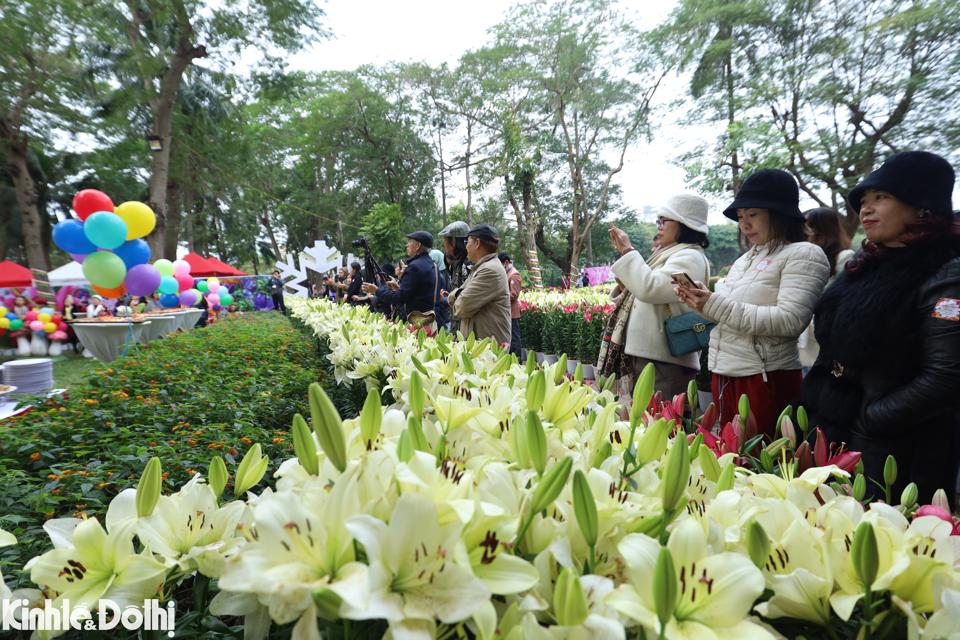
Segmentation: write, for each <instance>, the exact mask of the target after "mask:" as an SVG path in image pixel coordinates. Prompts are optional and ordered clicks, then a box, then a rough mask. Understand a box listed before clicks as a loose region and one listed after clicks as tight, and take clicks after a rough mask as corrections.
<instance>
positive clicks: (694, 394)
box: [687, 379, 700, 418]
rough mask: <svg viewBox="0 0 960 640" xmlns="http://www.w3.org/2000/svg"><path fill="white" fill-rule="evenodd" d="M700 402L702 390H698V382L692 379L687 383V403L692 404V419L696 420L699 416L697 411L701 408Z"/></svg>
mask: <svg viewBox="0 0 960 640" xmlns="http://www.w3.org/2000/svg"><path fill="white" fill-rule="evenodd" d="M699 400H700V390H699V389H698V388H697V381H696V380H695V379H691V380H690V382H688V383H687V402H689V403H690V417H691V418H694V417H696V415H697V409H698V408H699V406H698V405H699Z"/></svg>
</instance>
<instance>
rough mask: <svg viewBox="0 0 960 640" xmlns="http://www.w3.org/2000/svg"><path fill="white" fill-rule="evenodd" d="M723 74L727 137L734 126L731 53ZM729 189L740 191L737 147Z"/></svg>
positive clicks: (733, 158) (735, 148) (728, 53)
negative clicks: (725, 86) (724, 79)
mask: <svg viewBox="0 0 960 640" xmlns="http://www.w3.org/2000/svg"><path fill="white" fill-rule="evenodd" d="M724 74H725V75H726V81H727V135H728V136H730V135H731V133H730V132H731V131H733V127H734V125H735V124H736V104H735V102H734V93H733V52H731V51H728V52H727V56H726V60H725V61H724ZM730 169H731V172H730V174H731V176H730V189H731V191H733V193H734V194H736V193H737V192H738V191H740V154H739V153H738V150H737V145H736V144H734V145H732V148H731V152H730Z"/></svg>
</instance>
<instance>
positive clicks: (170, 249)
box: [160, 182, 183, 260]
mask: <svg viewBox="0 0 960 640" xmlns="http://www.w3.org/2000/svg"><path fill="white" fill-rule="evenodd" d="M167 194H168V196H167V204H168V206H169V209H168V210H167V226H166V228H165V229H164V232H163V255H162V256H160V257H163V258H167V259H168V260H176V259H177V245H178V244H180V220H181V218H182V217H183V209H182V206H181V202H180V188H179V185H177V183H175V182H171V183H169V184H168V189H167Z"/></svg>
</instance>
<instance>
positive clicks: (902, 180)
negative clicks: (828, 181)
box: [847, 151, 954, 215]
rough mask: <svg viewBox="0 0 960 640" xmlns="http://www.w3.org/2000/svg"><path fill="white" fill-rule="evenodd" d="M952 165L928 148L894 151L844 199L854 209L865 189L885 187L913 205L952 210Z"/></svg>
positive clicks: (948, 212) (945, 211)
mask: <svg viewBox="0 0 960 640" xmlns="http://www.w3.org/2000/svg"><path fill="white" fill-rule="evenodd" d="M953 181H954V173H953V167H951V166H950V163H949V162H947V161H946V160H944V159H943V158H941V157H940V156H938V155H937V154H935V153H930V152H929V151H904V152H903V153H897V154H894V155H892V156H890V157H889V158H887V160H886V162H884V163H883V164H882V165H880V168H879V169H876V170H875V171H874V172H873V173H871V174H870V175H868V176H867V177H866V178H864V179H863V181H862V182H860V184H858V185H857V186H855V187H854V188H853V189H852V190H851V191H850V194H849V195H848V196H847V201H848V202H849V203H850V206H851V207H852V208H853V210H854V211H856V212H857V213H859V212H860V200H861V199H862V198H863V194H864V192H865V191H866V190H867V189H876V190H877V191H886V192H887V193H889V194H890V195H892V196H894V197H896V198H897V200H900V201H901V202H904V203H906V204H908V205H910V206H912V207H917V208H918V209H926V210H927V211H929V212H930V213H934V214H939V215H952V214H953V203H952V200H951V199H952V196H953Z"/></svg>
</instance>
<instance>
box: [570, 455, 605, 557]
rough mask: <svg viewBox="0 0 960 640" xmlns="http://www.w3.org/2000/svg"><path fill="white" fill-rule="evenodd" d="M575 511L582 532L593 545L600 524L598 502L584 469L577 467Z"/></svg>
mask: <svg viewBox="0 0 960 640" xmlns="http://www.w3.org/2000/svg"><path fill="white" fill-rule="evenodd" d="M573 513H574V515H576V517H577V524H578V525H579V526H580V533H582V534H583V539H584V540H586V541H587V544H588V545H590V546H591V547H592V546H594V545H595V544H597V537H598V536H599V524H598V521H597V502H596V500H595V499H594V497H593V492H592V491H591V490H590V483H589V482H587V476H585V475H584V474H583V471H580V470H579V469H577V471H576V472H575V473H574V474H573Z"/></svg>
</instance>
